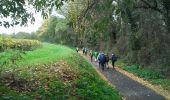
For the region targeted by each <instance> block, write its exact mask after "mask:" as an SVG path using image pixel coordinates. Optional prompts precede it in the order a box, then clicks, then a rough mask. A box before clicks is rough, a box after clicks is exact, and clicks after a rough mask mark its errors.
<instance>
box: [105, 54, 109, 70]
mask: <svg viewBox="0 0 170 100" xmlns="http://www.w3.org/2000/svg"><path fill="white" fill-rule="evenodd" d="M105 56H106V64H105V65H106V68H107V69H109V55H108V53H107V54H106V55H105Z"/></svg>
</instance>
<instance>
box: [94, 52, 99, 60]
mask: <svg viewBox="0 0 170 100" xmlns="http://www.w3.org/2000/svg"><path fill="white" fill-rule="evenodd" d="M93 56H94V57H95V61H97V56H98V52H97V51H94V52H93Z"/></svg>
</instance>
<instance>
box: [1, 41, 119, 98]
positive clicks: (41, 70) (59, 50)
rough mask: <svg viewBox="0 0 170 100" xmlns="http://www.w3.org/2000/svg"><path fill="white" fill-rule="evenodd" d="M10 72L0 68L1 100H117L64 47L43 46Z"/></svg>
mask: <svg viewBox="0 0 170 100" xmlns="http://www.w3.org/2000/svg"><path fill="white" fill-rule="evenodd" d="M11 69H12V68H10V67H9V66H6V67H3V68H1V76H0V79H1V81H0V99H2V100H3V99H4V100H31V99H42V100H46V99H47V100H121V96H120V95H119V93H118V91H117V90H115V89H113V88H112V87H111V86H109V85H108V83H107V82H105V81H104V80H102V79H101V78H100V76H99V75H98V74H97V73H96V72H95V70H94V69H93V68H92V66H91V65H90V64H89V63H88V62H87V61H85V60H84V59H83V58H82V57H81V56H79V55H78V54H77V53H76V52H75V51H74V50H73V49H70V48H68V47H65V46H61V45H53V44H48V43H44V44H43V46H42V48H38V49H36V50H34V51H28V52H26V54H25V55H24V56H23V59H22V60H20V61H19V62H18V66H17V67H16V69H15V70H13V71H11Z"/></svg>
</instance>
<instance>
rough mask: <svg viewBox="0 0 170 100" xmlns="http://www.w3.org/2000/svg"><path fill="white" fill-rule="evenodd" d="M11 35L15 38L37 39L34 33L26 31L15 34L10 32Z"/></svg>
mask: <svg viewBox="0 0 170 100" xmlns="http://www.w3.org/2000/svg"><path fill="white" fill-rule="evenodd" d="M11 37H12V38H15V39H32V40H35V39H38V37H37V35H36V34H35V33H26V32H18V33H16V34H12V35H11Z"/></svg>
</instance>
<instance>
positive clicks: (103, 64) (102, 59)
mask: <svg viewBox="0 0 170 100" xmlns="http://www.w3.org/2000/svg"><path fill="white" fill-rule="evenodd" d="M99 62H100V64H101V67H102V70H104V67H105V63H106V57H105V55H104V53H101V54H100V56H99Z"/></svg>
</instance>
